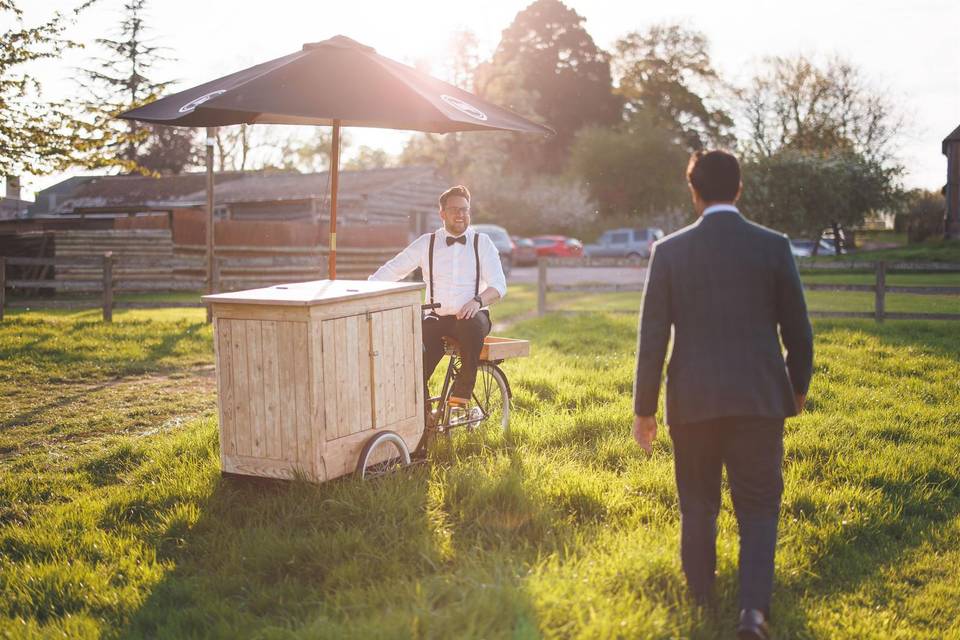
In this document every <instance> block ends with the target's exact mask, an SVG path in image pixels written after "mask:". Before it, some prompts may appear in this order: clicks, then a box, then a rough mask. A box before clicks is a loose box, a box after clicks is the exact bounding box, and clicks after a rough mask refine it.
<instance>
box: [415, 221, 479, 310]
mask: <svg viewBox="0 0 960 640" xmlns="http://www.w3.org/2000/svg"><path fill="white" fill-rule="evenodd" d="M436 240H437V232H436V231H434V232H433V233H431V234H430V250H429V252H428V258H427V260H428V265H429V271H430V304H431V305H432V304H433V303H434V302H433V245H434V243H435V242H436ZM473 260H474V264H476V269H477V273H476V277H475V278H474V281H473V295H475V296H478V295H480V234H479V233H477V232H474V233H473ZM429 315H431V316H437V310H436V309H430V313H429ZM437 317H439V316H437Z"/></svg>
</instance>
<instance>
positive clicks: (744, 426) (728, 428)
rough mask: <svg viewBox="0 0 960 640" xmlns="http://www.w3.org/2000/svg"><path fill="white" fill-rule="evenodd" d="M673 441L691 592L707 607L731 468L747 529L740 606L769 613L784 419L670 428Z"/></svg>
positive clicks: (728, 420)
mask: <svg viewBox="0 0 960 640" xmlns="http://www.w3.org/2000/svg"><path fill="white" fill-rule="evenodd" d="M670 438H671V439H672V440H673V450H674V460H675V471H676V478H677V494H678V495H679V498H680V556H681V560H682V563H683V572H684V574H685V575H686V577H687V586H688V587H689V588H690V592H691V594H692V595H693V597H694V598H695V599H697V600H700V601H703V600H706V599H708V598H709V596H710V593H711V592H712V590H713V580H714V574H715V572H716V568H717V548H716V538H717V515H718V514H719V512H720V477H721V473H722V468H723V467H724V466H725V467H726V468H727V481H728V482H729V484H730V494H731V497H732V498H733V509H734V512H735V513H736V516H737V525H738V527H739V530H740V608H741V609H760V610H761V611H764V612H766V613H767V615H769V613H770V597H771V594H772V592H773V555H774V549H775V547H776V544H777V519H778V518H779V515H780V496H781V494H782V493H783V473H782V469H781V467H782V464H783V419H781V418H766V417H756V416H754V417H743V418H720V419H716V420H710V421H706V422H697V423H691V424H684V425H676V426H673V425H671V427H670Z"/></svg>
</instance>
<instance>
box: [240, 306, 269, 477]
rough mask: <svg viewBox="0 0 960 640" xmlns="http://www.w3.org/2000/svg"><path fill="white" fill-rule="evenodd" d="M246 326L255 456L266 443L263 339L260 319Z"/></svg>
mask: <svg viewBox="0 0 960 640" xmlns="http://www.w3.org/2000/svg"><path fill="white" fill-rule="evenodd" d="M245 324H246V326H247V376H248V379H249V387H248V388H247V397H248V400H249V402H250V427H251V429H250V435H251V437H252V438H253V442H252V452H253V456H254V457H256V458H262V457H264V455H265V452H266V451H265V447H264V445H265V444H266V443H265V441H264V438H265V433H264V431H265V429H264V425H263V421H264V413H265V408H264V401H263V339H262V336H261V333H260V324H261V323H260V321H259V320H248V321H247V322H246V323H245Z"/></svg>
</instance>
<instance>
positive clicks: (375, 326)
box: [370, 312, 387, 429]
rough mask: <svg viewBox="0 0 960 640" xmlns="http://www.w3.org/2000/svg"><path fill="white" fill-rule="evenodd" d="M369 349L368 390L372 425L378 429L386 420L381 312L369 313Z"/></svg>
mask: <svg viewBox="0 0 960 640" xmlns="http://www.w3.org/2000/svg"><path fill="white" fill-rule="evenodd" d="M370 351H371V353H372V354H373V355H372V356H371V358H372V359H373V365H372V370H373V380H371V391H370V395H371V396H372V400H373V427H374V428H375V429H379V428H380V427H382V426H383V425H384V424H385V423H386V420H387V413H386V403H385V399H386V396H385V385H384V376H385V375H386V373H385V367H384V366H383V358H384V347H383V312H377V313H371V314H370Z"/></svg>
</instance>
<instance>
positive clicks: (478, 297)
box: [473, 294, 483, 307]
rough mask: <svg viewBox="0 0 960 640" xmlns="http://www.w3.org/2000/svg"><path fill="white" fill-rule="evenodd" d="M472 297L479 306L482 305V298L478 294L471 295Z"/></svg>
mask: <svg viewBox="0 0 960 640" xmlns="http://www.w3.org/2000/svg"><path fill="white" fill-rule="evenodd" d="M473 299H474V300H476V301H477V304H479V305H480V306H481V307H482V306H483V298H481V297H480V295H479V294H478V295H475V296H473Z"/></svg>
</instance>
